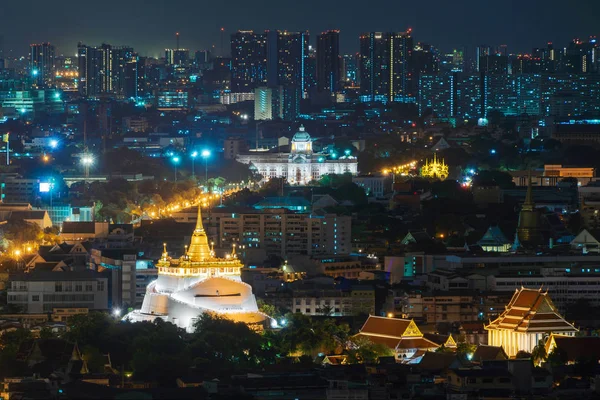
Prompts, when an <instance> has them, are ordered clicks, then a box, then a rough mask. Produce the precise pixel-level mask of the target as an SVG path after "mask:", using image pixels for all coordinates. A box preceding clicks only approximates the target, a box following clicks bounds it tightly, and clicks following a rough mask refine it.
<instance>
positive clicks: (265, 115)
mask: <svg viewBox="0 0 600 400" xmlns="http://www.w3.org/2000/svg"><path fill="white" fill-rule="evenodd" d="M272 119H273V88H270V87H266V86H261V87H258V88H256V89H254V120H255V121H270V120H272Z"/></svg>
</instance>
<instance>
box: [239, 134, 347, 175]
mask: <svg viewBox="0 0 600 400" xmlns="http://www.w3.org/2000/svg"><path fill="white" fill-rule="evenodd" d="M237 161H239V162H241V163H242V164H250V167H251V168H254V169H255V170H256V171H257V172H258V173H259V174H260V175H262V176H263V178H265V179H271V178H285V179H286V180H287V182H288V183H289V184H291V185H306V184H308V183H309V182H310V181H312V180H319V179H321V177H323V176H324V175H328V174H344V173H351V174H352V175H356V174H357V173H358V160H357V158H356V157H355V156H353V155H352V152H351V151H349V150H348V151H346V152H344V154H335V153H315V152H313V143H312V139H311V137H310V135H309V134H308V132H306V130H305V129H304V126H300V128H299V130H298V132H296V133H295V134H294V136H293V138H292V141H291V144H290V152H289V153H280V152H264V153H254V154H240V155H238V156H237Z"/></svg>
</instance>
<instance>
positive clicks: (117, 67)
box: [110, 46, 137, 98]
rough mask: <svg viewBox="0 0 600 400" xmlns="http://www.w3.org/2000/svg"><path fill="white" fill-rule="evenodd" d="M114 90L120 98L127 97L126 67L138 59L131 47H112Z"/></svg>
mask: <svg viewBox="0 0 600 400" xmlns="http://www.w3.org/2000/svg"><path fill="white" fill-rule="evenodd" d="M110 51H111V56H112V72H111V75H112V91H111V92H110V93H113V94H115V95H116V96H117V97H119V98H123V97H126V93H125V91H126V89H125V87H126V82H125V80H126V73H127V71H126V69H127V66H128V64H129V63H130V62H132V61H134V60H136V59H137V57H136V54H135V53H134V51H133V48H131V47H126V46H123V47H112V48H111V49H110Z"/></svg>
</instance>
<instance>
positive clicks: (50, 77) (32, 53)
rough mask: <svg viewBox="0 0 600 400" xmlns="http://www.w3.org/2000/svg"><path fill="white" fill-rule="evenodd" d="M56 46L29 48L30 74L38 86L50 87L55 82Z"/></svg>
mask: <svg viewBox="0 0 600 400" xmlns="http://www.w3.org/2000/svg"><path fill="white" fill-rule="evenodd" d="M54 52H55V49H54V46H53V45H51V44H50V43H42V44H32V45H31V46H30V47H29V73H30V74H31V76H32V78H33V81H34V82H35V84H36V85H37V86H50V85H52V82H53V81H54V71H55V67H54Z"/></svg>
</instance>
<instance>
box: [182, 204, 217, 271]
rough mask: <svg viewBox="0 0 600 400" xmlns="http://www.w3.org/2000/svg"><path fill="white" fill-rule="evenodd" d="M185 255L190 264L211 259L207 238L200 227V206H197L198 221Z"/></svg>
mask: <svg viewBox="0 0 600 400" xmlns="http://www.w3.org/2000/svg"><path fill="white" fill-rule="evenodd" d="M187 255H188V256H189V260H190V261H191V262H198V261H204V260H208V259H210V258H212V256H211V251H210V247H209V246H208V237H207V236H206V232H205V231H204V226H203V225H202V209H201V205H200V204H198V220H197V221H196V228H195V229H194V233H193V234H192V240H191V242H190V246H189V247H188V250H187Z"/></svg>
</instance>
